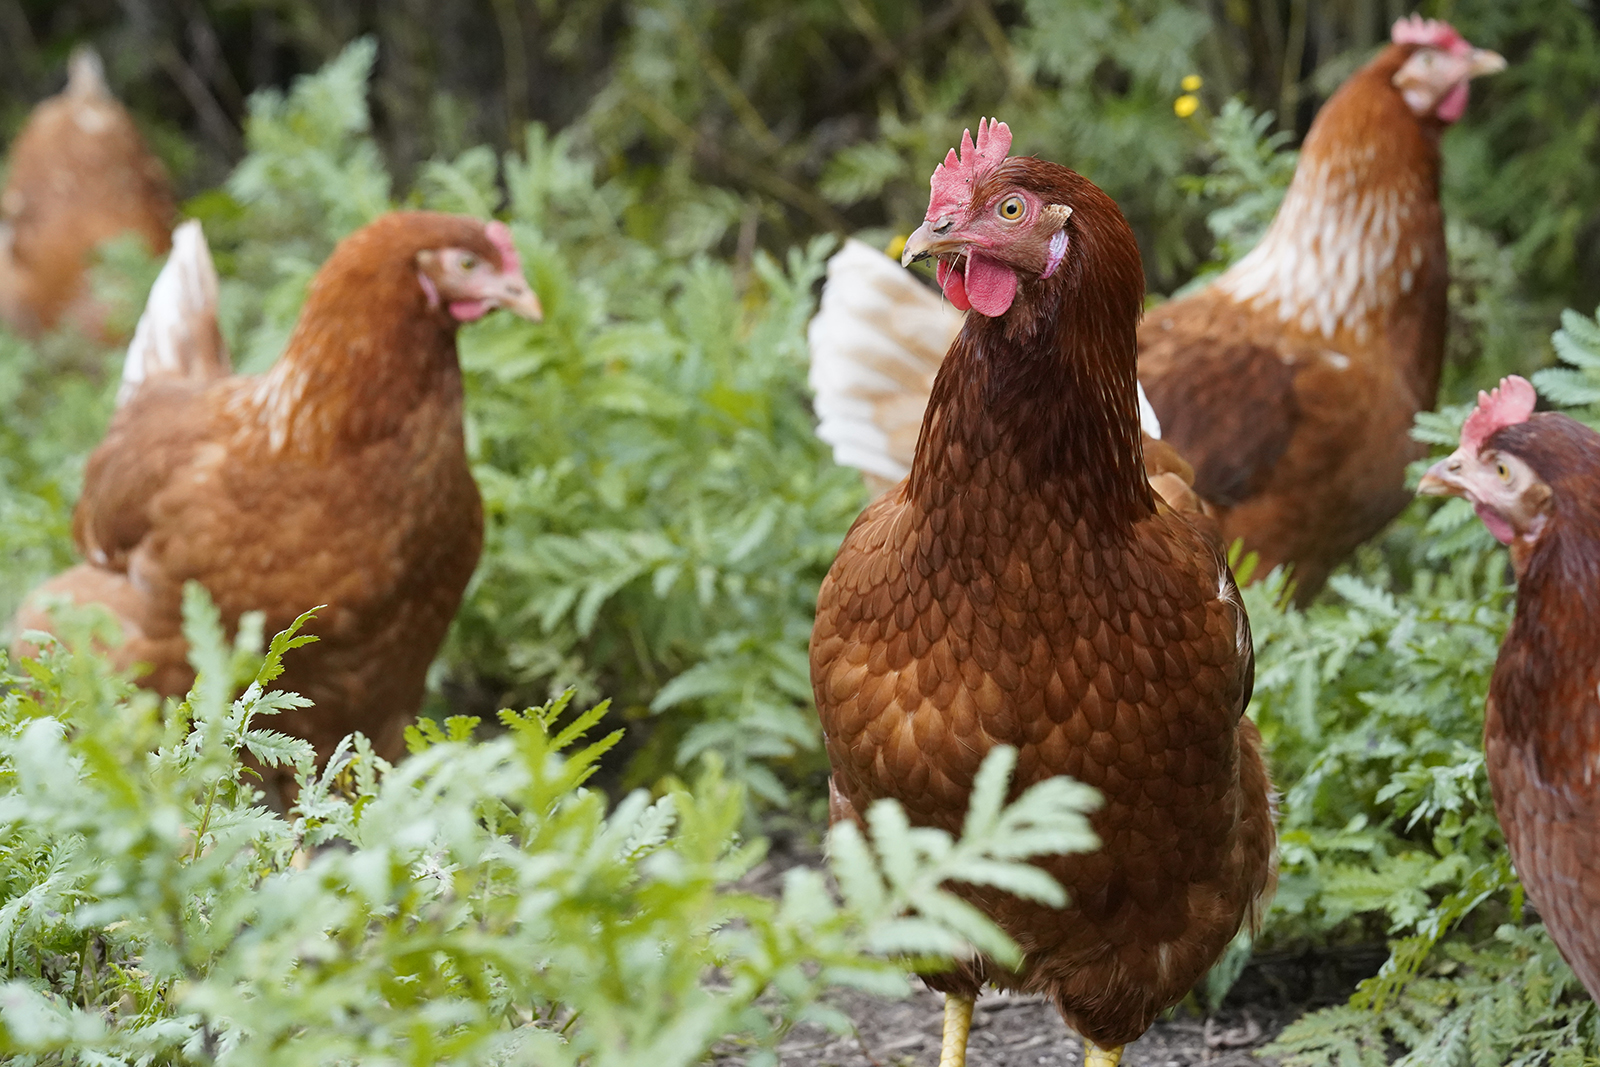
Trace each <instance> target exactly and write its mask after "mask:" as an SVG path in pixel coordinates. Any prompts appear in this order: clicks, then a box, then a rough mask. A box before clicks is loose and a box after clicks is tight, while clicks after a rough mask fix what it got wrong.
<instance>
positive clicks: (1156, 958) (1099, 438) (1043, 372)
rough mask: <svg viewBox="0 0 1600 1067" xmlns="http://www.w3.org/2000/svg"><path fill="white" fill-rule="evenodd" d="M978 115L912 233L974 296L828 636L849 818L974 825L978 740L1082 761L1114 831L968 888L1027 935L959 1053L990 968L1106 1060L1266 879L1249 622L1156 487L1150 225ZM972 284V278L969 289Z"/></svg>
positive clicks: (831, 587) (1268, 840) (1215, 552)
mask: <svg viewBox="0 0 1600 1067" xmlns="http://www.w3.org/2000/svg"><path fill="white" fill-rule="evenodd" d="M1010 140H1011V138H1010V131H1009V130H1008V129H1007V127H1006V126H1005V125H1004V124H1001V123H994V124H990V125H988V126H984V125H982V124H980V126H979V133H978V140H977V142H976V143H975V144H974V143H973V142H972V141H971V139H970V137H969V138H966V139H964V141H963V148H962V153H961V155H960V156H959V157H958V156H957V155H956V154H955V153H954V152H952V153H951V154H950V155H949V156H948V157H947V158H946V160H945V163H944V165H943V166H942V167H940V168H939V170H938V171H936V172H935V175H934V178H933V195H932V198H931V201H930V204H929V208H928V213H927V221H926V222H924V224H923V225H922V227H921V228H920V229H919V230H918V231H917V232H916V233H914V234H913V235H912V237H911V239H910V242H909V243H908V245H907V254H908V256H913V257H914V256H935V257H938V260H939V271H938V273H939V276H940V280H941V282H943V284H944V286H945V288H946V291H947V292H949V291H950V290H952V289H956V288H957V287H959V295H960V297H961V298H962V300H963V301H965V302H969V303H970V304H971V306H972V308H973V310H974V313H973V314H970V315H968V316H967V318H966V320H965V322H964V324H963V325H962V328H961V332H960V334H959V335H958V336H957V338H956V340H955V342H954V344H953V345H952V346H951V349H950V352H949V354H948V355H947V356H946V357H945V360H944V362H943V365H942V366H941V367H940V368H939V373H938V377H937V379H936V380H935V382H934V385H933V389H932V396H931V399H930V401H929V404H928V408H927V412H926V414H925V415H924V417H923V424H922V431H921V437H920V440H919V441H918V443H917V447H916V454H915V458H914V460H913V463H912V468H911V473H910V476H909V478H907V479H906V480H905V481H903V482H901V483H900V484H899V485H898V486H897V487H896V488H894V489H892V490H890V491H889V492H888V493H887V494H886V495H884V496H881V497H879V498H878V499H877V500H876V501H874V502H873V503H872V504H871V505H869V506H868V507H867V509H866V510H865V511H864V512H862V514H861V517H860V518H859V519H857V520H856V523H855V525H854V526H853V527H852V528H851V530H850V532H849V534H848V535H847V536H846V538H845V542H844V544H843V546H842V547H841V548H840V550H839V556H838V558H837V559H836V560H835V562H834V564H833V567H832V569H831V570H830V571H829V573H828V577H827V579H826V580H825V581H824V583H823V586H822V590H821V594H820V596H819V599H818V603H817V618H816V624H815V628H814V630H813V631H812V638H811V680H812V686H813V690H814V693H815V696H816V702H817V708H818V711H819V713H820V715H821V718H822V725H823V730H824V735H825V741H826V747H827V752H828V757H829V760H830V761H831V763H832V765H833V777H832V780H831V791H832V800H833V804H832V811H833V817H834V818H835V819H845V818H855V817H856V814H857V813H859V812H862V811H864V810H865V809H866V808H867V806H868V805H869V804H871V802H872V801H874V800H876V799H878V798H880V797H893V798H895V799H897V800H899V801H900V802H901V803H902V804H903V805H904V806H905V808H906V810H907V811H908V812H910V813H911V814H912V817H913V819H916V820H919V821H921V822H922V823H924V824H927V825H934V826H938V827H941V828H943V829H946V830H949V831H952V832H958V831H959V826H960V823H961V820H962V817H963V815H964V812H965V809H966V806H967V797H968V793H969V791H970V789H971V786H972V780H973V775H974V774H975V773H976V771H977V769H978V766H979V764H980V763H981V761H982V760H983V757H984V755H985V754H986V753H987V752H988V751H989V749H990V748H992V747H993V746H994V745H997V744H1007V745H1013V746H1016V748H1017V749H1018V761H1017V782H1016V785H1017V787H1018V788H1025V787H1026V786H1028V785H1031V784H1032V783H1034V782H1037V781H1040V780H1042V779H1044V778H1048V777H1051V776H1054V775H1058V774H1068V775H1071V776H1072V777H1074V778H1076V779H1078V780H1079V781H1082V782H1085V783H1087V784H1089V785H1091V786H1094V787H1095V788H1097V789H1098V790H1100V791H1101V793H1102V794H1103V796H1104V807H1103V808H1102V809H1101V810H1100V811H1099V812H1098V813H1097V814H1096V815H1095V816H1094V817H1093V825H1094V828H1095V831H1096V832H1097V834H1098V835H1099V836H1100V839H1101V841H1102V847H1101V849H1100V851H1099V852H1097V853H1094V854H1093V855H1090V856H1087V857H1071V858H1056V859H1054V860H1050V861H1047V862H1044V863H1043V864H1042V866H1043V867H1044V868H1045V869H1046V870H1048V871H1049V872H1050V873H1051V874H1052V875H1053V876H1054V877H1055V878H1057V879H1058V880H1059V881H1060V882H1061V884H1062V885H1063V886H1064V887H1065V888H1066V889H1067V891H1068V893H1069V894H1070V897H1071V900H1070V903H1069V905H1068V906H1067V907H1066V908H1065V909H1062V910H1056V909H1052V908H1050V907H1047V906H1043V905H1036V904H1032V903H1028V902H1024V901H1021V900H1019V899H1017V898H1014V897H1011V896H1008V895H1006V894H1003V893H999V892H997V891H991V890H987V889H976V888H974V887H965V888H964V889H963V890H962V891H963V892H964V893H965V894H966V895H967V897H968V899H970V900H971V901H972V902H973V903H974V904H975V905H976V906H977V907H979V908H981V909H982V910H983V911H984V912H985V913H986V914H988V915H990V916H991V917H992V918H994V919H995V920H996V921H997V922H998V923H999V924H1000V925H1001V926H1002V927H1004V928H1005V929H1006V931H1007V932H1008V933H1009V934H1010V935H1011V936H1012V937H1013V938H1014V939H1015V940H1016V941H1017V942H1018V944H1020V945H1021V946H1022V948H1023V950H1024V952H1025V953H1026V954H1027V961H1026V964H1025V966H1024V967H1023V969H1022V970H1021V971H1019V972H1017V973H1010V972H1007V971H1004V970H1002V969H1000V968H999V967H997V966H996V965H994V964H993V963H991V962H989V961H986V960H983V959H975V960H970V961H968V962H966V963H964V964H963V965H961V966H960V967H959V968H958V969H957V970H956V971H954V972H952V973H948V974H942V975H937V976H932V977H930V978H929V983H930V984H931V985H933V986H934V987H935V988H938V989H941V990H943V991H944V992H945V993H946V995H947V1002H946V1004H947V1011H946V1034H945V1037H946V1055H945V1057H944V1058H943V1059H942V1060H941V1064H943V1065H944V1067H953V1065H958V1064H960V1063H962V1062H963V1060H964V1048H965V1041H966V1027H967V1026H968V1024H969V1022H970V1018H971V1011H972V1005H973V999H974V998H975V997H976V996H977V994H978V992H979V990H980V988H981V986H982V985H983V984H984V983H985V982H992V983H994V984H996V985H999V986H1002V987H1006V988H1012V989H1021V990H1027V991H1032V992H1039V993H1043V994H1046V995H1048V996H1050V997H1051V998H1052V999H1053V1000H1054V1001H1055V1003H1056V1004H1057V1006H1058V1007H1059V1009H1060V1011H1061V1013H1062V1016H1063V1018H1065V1019H1066V1021H1067V1022H1068V1024H1069V1025H1071V1026H1073V1027H1074V1028H1076V1029H1077V1030H1078V1031H1079V1032H1080V1033H1082V1034H1083V1035H1084V1038H1085V1041H1086V1043H1087V1044H1088V1048H1089V1051H1090V1053H1091V1059H1090V1060H1089V1062H1091V1063H1099V1064H1102V1065H1105V1064H1114V1063H1116V1062H1117V1059H1118V1058H1119V1057H1120V1049H1121V1046H1122V1045H1124V1044H1125V1043H1127V1042H1129V1041H1131V1040H1133V1039H1134V1038H1136V1037H1138V1036H1139V1035H1140V1034H1141V1033H1143V1032H1144V1030H1145V1029H1146V1028H1147V1027H1148V1026H1149V1025H1150V1023H1151V1021H1152V1020H1153V1019H1154V1018H1155V1016H1156V1015H1157V1013H1159V1012H1160V1011H1162V1010H1163V1009H1164V1008H1166V1007H1168V1006H1170V1005H1171V1004H1173V1003H1175V1002H1177V1001H1178V1000H1179V999H1180V998H1182V997H1183V996H1184V995H1185V994H1186V993H1187V992H1188V991H1189V989H1190V988H1191V987H1192V985H1193V984H1194V982H1195V981H1196V980H1197V979H1198V978H1199V977H1200V976H1201V975H1202V974H1204V973H1205V971H1206V969H1207V968H1208V967H1209V966H1210V965H1211V964H1212V962H1213V961H1215V960H1216V958H1217V956H1218V955H1219V954H1220V953H1221V952H1222V950H1223V949H1224V948H1225V947H1226V945H1227V944H1228V942H1229V941H1230V940H1231V939H1232V938H1233V937H1234V935H1235V934H1236V933H1237V932H1238V930H1239V928H1240V926H1241V924H1243V923H1244V922H1245V921H1247V920H1249V919H1251V918H1252V917H1254V916H1255V915H1256V913H1257V911H1258V909H1259V908H1260V906H1261V903H1262V901H1263V898H1264V895H1265V894H1266V893H1267V891H1268V887H1269V885H1270V883H1271V881H1272V871H1273V854H1274V830H1273V825H1272V813H1271V803H1270V800H1269V785H1268V780H1267V774H1266V770H1265V767H1264V765H1263V763H1262V759H1261V755H1260V752H1259V736H1258V734H1257V732H1256V729H1255V727H1254V725H1253V724H1251V722H1250V720H1249V719H1247V718H1245V717H1244V709H1245V705H1246V704H1247V703H1248V701H1249V697H1250V688H1251V684H1252V678H1253V671H1254V655H1253V652H1252V650H1251V644H1250V629H1249V622H1248V620H1247V619H1246V617H1245V613H1244V609H1243V606H1242V605H1241V603H1240V601H1239V596H1238V589H1237V587H1236V586H1235V585H1234V581H1233V576H1232V575H1231V574H1230V573H1229V571H1228V567H1227V564H1226V562H1225V560H1224V557H1223V550H1222V545H1221V544H1220V542H1219V541H1218V540H1217V539H1216V537H1215V536H1214V535H1213V534H1211V533H1208V532H1207V531H1206V530H1205V529H1204V528H1203V527H1202V526H1200V525H1197V524H1196V522H1195V521H1194V520H1193V519H1192V518H1191V517H1189V516H1186V515H1184V514H1182V513H1180V512H1177V511H1175V510H1173V509H1172V508H1171V507H1169V506H1168V505H1167V504H1165V503H1164V502H1162V501H1160V500H1159V499H1158V498H1157V497H1156V496H1155V495H1154V494H1153V493H1152V491H1151V489H1150V485H1149V482H1148V481H1147V479H1146V477H1145V474H1144V471H1143V469H1142V465H1141V455H1140V434H1139V416H1138V399H1137V396H1138V394H1137V391H1136V387H1135V382H1134V367H1135V347H1134V343H1135V327H1136V325H1137V323H1138V320H1139V314H1140V306H1141V302H1142V298H1143V276H1142V270H1141V267H1140V261H1139V251H1138V246H1137V245H1136V244H1135V242H1134V239H1133V234H1132V232H1131V231H1130V230H1129V228H1128V225H1127V222H1126V221H1125V220H1124V219H1123V217H1122V214H1121V212H1120V211H1118V210H1117V207H1116V205H1115V204H1113V203H1112V202H1111V200H1110V199H1109V198H1108V197H1106V196H1105V194H1104V193H1102V192H1101V191H1100V190H1099V189H1097V188H1096V187H1095V186H1093V185H1092V184H1090V183H1089V182H1088V181H1086V180H1084V179H1083V178H1081V177H1079V176H1078V175H1077V174H1075V173H1073V172H1072V171H1070V170H1068V169H1066V168H1065V167H1061V166H1057V165H1056V164H1053V163H1046V162H1042V161H1040V160H1036V159H1028V158H1023V159H1008V158H1006V153H1007V151H1008V149H1009V145H1010ZM953 302H955V301H953Z"/></svg>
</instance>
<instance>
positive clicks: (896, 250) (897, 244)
mask: <svg viewBox="0 0 1600 1067" xmlns="http://www.w3.org/2000/svg"><path fill="white" fill-rule="evenodd" d="M910 236H911V235H910V234H905V233H903V234H901V235H900V236H898V237H896V238H894V239H893V240H891V241H890V242H889V245H888V247H887V248H885V249H884V252H885V253H887V254H888V256H889V258H890V259H899V258H900V256H901V255H902V254H903V253H904V252H905V250H906V241H907V240H909V239H910Z"/></svg>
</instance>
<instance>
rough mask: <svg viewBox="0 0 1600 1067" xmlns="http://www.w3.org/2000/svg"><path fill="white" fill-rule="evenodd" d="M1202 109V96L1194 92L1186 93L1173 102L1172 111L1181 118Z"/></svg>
mask: <svg viewBox="0 0 1600 1067" xmlns="http://www.w3.org/2000/svg"><path fill="white" fill-rule="evenodd" d="M1199 109H1200V98H1199V97H1198V96H1195V95H1194V94H1193V93H1184V94H1183V95H1182V96H1180V97H1178V99H1176V100H1174V101H1173V102H1172V113H1173V114H1174V115H1176V116H1178V117H1179V118H1180V119H1186V118H1188V117H1189V116H1190V115H1193V114H1194V113H1195V112H1196V111H1198V110H1199Z"/></svg>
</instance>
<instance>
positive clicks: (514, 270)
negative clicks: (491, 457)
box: [17, 212, 539, 758]
mask: <svg viewBox="0 0 1600 1067" xmlns="http://www.w3.org/2000/svg"><path fill="white" fill-rule="evenodd" d="M189 237H190V238H192V239H188V240H186V239H185V236H184V235H183V234H180V238H179V243H178V252H179V253H182V254H183V255H182V257H180V256H179V255H178V254H177V253H175V255H174V257H173V259H172V260H171V261H169V263H168V265H167V268H166V269H165V270H164V271H163V277H162V279H161V280H160V281H158V282H157V284H156V287H155V289H154V290H152V303H151V305H150V307H149V308H148V309H147V310H146V312H145V319H144V320H142V321H141V323H140V328H139V332H138V334H137V335H136V342H135V345H134V346H133V348H131V349H130V351H129V360H128V365H127V368H126V370H125V372H124V376H123V381H124V386H125V394H126V399H125V400H124V402H123V403H122V406H121V407H120V408H119V410H118V411H117V414H116V416H115V418H114V419H113V420H112V423H111V429H110V430H109V431H108V432H107V434H106V438H105V440H104V441H103V442H102V443H101V444H100V447H99V448H97V449H96V450H95V452H94V455H93V456H91V457H90V460H89V468H88V472H87V475H86V477H85V481H84V489H83V496H82V498H81V499H80V500H79V501H78V507H77V511H76V513H75V514H74V517H73V532H74V535H75V537H76V540H77V543H78V547H79V549H80V550H81V551H82V552H83V554H84V556H85V557H86V562H84V563H82V564H79V565H78V566H76V567H74V568H72V569H71V570H69V571H66V572H65V573H63V574H61V575H59V576H57V577H56V578H54V579H52V580H51V581H49V582H47V583H46V584H45V585H44V586H42V587H41V588H40V589H39V590H37V591H35V593H34V594H33V595H32V596H31V597H30V600H29V603H28V604H27V605H25V606H24V608H23V610H22V612H21V613H20V615H19V618H18V620H17V626H18V628H34V629H48V628H49V618H48V616H47V614H46V608H47V606H48V603H49V600H50V594H60V595H64V596H65V597H66V598H67V599H70V600H74V601H77V602H80V603H83V602H93V603H100V604H103V605H105V606H106V607H108V608H109V609H110V610H111V611H112V613H113V614H114V615H115V616H116V617H117V619H118V620H119V621H120V622H121V624H122V627H123V630H124V633H125V636H126V642H125V643H124V644H123V645H122V646H121V647H120V648H118V649H117V650H116V659H117V661H118V662H119V663H121V664H122V665H124V666H133V665H135V664H143V665H144V668H143V670H144V673H143V675H142V678H141V681H142V683H143V684H145V685H147V686H149V687H150V688H153V689H155V690H157V691H159V692H161V693H163V694H167V695H175V694H180V693H182V692H184V691H185V690H186V689H187V688H188V687H189V685H190V684H191V683H192V681H193V677H194V676H193V672H192V670H191V669H190V667H189V664H188V662H187V661H186V658H185V656H186V648H185V645H184V640H183V635H182V633H181V630H180V622H181V619H180V602H181V597H182V591H183V586H184V583H185V582H188V581H197V582H199V583H200V584H201V585H203V586H205V588H206V589H207V590H208V591H209V592H210V594H211V596H212V598H213V599H214V600H215V601H216V603H217V606H218V607H219V608H220V609H221V612H222V617H223V621H224V623H225V624H226V625H227V626H228V627H229V628H230V629H231V628H232V627H234V626H235V625H237V622H238V619H239V616H240V615H241V614H242V613H243V612H246V611H251V610H260V611H263V612H265V613H266V626H267V632H269V633H271V632H274V631H277V630H280V629H282V628H283V627H285V626H287V625H288V624H289V623H290V622H291V621H293V620H294V618H295V617H296V616H297V615H299V614H300V613H301V612H304V611H306V610H307V609H309V608H311V607H313V606H315V605H318V604H325V605H327V607H326V608H324V609H323V610H322V611H321V612H319V613H318V617H317V618H316V619H315V620H314V621H313V622H312V623H311V624H310V626H309V627H308V628H307V629H308V632H310V633H313V634H316V635H317V636H318V637H319V638H320V640H319V641H317V642H316V643H314V644H312V645H309V646H307V647H305V648H302V649H299V650H297V651H295V652H293V653H291V654H290V655H289V657H288V658H287V660H286V661H285V666H286V670H285V673H284V675H283V677H282V679H281V680H280V682H279V685H280V687H281V688H284V689H288V690H293V691H296V692H298V693H300V694H302V695H304V696H306V697H309V698H311V699H312V700H313V701H314V702H315V706H314V707H311V708H305V709H300V710H296V711H291V712H287V713H285V714H284V715H282V716H281V717H280V718H278V719H276V720H274V723H273V725H274V728H281V729H284V730H286V731H287V732H289V733H292V734H295V735H297V736H300V737H304V738H306V739H308V740H310V741H311V742H312V743H313V744H314V745H315V746H316V749H317V752H318V754H319V756H322V757H326V756H327V755H328V754H329V752H331V751H332V750H333V748H334V747H335V745H336V744H337V743H338V742H339V741H340V739H341V738H343V737H344V736H345V735H346V734H347V733H349V732H351V731H353V730H360V731H362V732H364V733H366V734H367V735H368V736H370V737H371V738H372V739H373V741H374V744H375V747H376V748H377V750H378V753H379V754H380V755H382V756H385V757H387V758H396V757H398V756H399V755H400V754H401V753H402V752H403V741H402V731H403V727H404V726H405V724H406V722H407V721H408V720H409V719H410V718H411V717H412V716H414V715H415V713H416V711H417V709H418V707H419V705H420V704H421V701H422V695H423V687H424V679H425V675H426V672H427V669H428V665H429V663H430V662H431V661H432V659H433V656H434V654H435V652H437V650H438V648H439V643H440V641H441V640H442V639H443V637H444V634H445V630H446V628H447V627H448V626H449V624H450V620H451V618H452V617H453V616H454V615H455V612H456V608H457V607H458V606H459V604H460V602H461V595H462V591H463V590H464V588H465V587H466V584H467V579H468V578H469V577H470V576H471V574H472V571H473V568H474V566H475V565H476V564H477V560H478V553H479V549H480V548H481V546H482V540H483V511H482V506H481V503H480V500H479V496H478V489H477V485H476V484H475V483H474V481H473V478H472V474H471V471H470V470H469V469H468V466H467V456H466V446H465V442H464V440H463V436H462V423H461V403H462V391H461V368H460V366H459V364H458V363H457V359H456V331H457V329H458V328H459V327H460V325H461V324H462V323H463V322H466V321H471V320H473V319H476V318H479V317H481V316H482V315H484V314H486V313H487V312H489V311H490V310H493V309H494V308H497V307H498V308H505V309H507V310H509V311H512V312H514V313H516V314H519V315H522V316H524V317H526V318H531V319H534V320H537V319H538V318H539V304H538V300H537V299H536V298H535V296H534V294H533V292H532V290H531V289H529V287H528V283H527V281H526V280H525V279H524V277H523V275H522V268H521V266H520V264H519V262H518V259H517V254H516V249H515V247H514V246H513V245H512V243H511V235H510V232H509V231H508V230H507V229H506V227H505V226H504V224H502V223H497V222H491V223H488V224H487V225H486V224H485V223H484V222H482V221H480V220H478V219H472V218H464V217H460V216H454V215H439V214H431V213H422V212H414V213H396V214H391V215H385V216H383V217H381V218H379V219H378V220H377V221H375V222H373V223H371V224H369V225H368V226H366V227H365V228H363V229H361V230H358V231H357V232H356V233H354V234H352V235H351V236H349V237H347V238H345V240H344V241H342V242H340V244H339V246H338V248H336V249H335V250H334V253H333V255H332V256H331V257H330V258H329V259H328V262H327V263H326V264H324V265H323V267H322V269H321V270H320V271H319V272H318V273H317V276H316V278H315V279H314V280H313V281H312V283H311V290H310V294H309V296H308V297H307V299H306V304H305V308H304V310H303V311H302V312H301V314H300V320H299V322H298V323H297V324H296V326H295V329H294V332H293V334H292V335H291V337H290V338H289V343H288V347H287V349H286V350H285V352H284V354H283V355H282V357H281V358H280V359H279V360H278V362H277V364H276V365H275V366H274V367H273V368H272V370H271V371H269V372H268V373H267V374H264V375H262V376H260V377H238V376H228V375H226V366H227V361H226V354H225V353H224V352H222V351H220V345H221V338H220V336H219V335H218V334H217V333H216V327H215V319H214V310H215V309H214V307H213V306H211V305H210V303H209V301H208V298H207V294H206V287H207V286H209V287H210V288H209V292H210V300H214V297H215V278H214V276H213V275H212V274H211V272H210V261H209V259H208V258H206V259H204V261H203V262H200V261H198V260H197V259H196V258H195V257H196V256H197V255H198V256H203V254H204V248H205V244H204V241H203V239H200V238H199V231H198V228H196V229H195V230H194V231H193V232H192V234H190V235H189ZM196 245H198V253H196V252H195V250H194V249H195V246H196ZM163 283H167V284H165V285H164V284H163Z"/></svg>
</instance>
